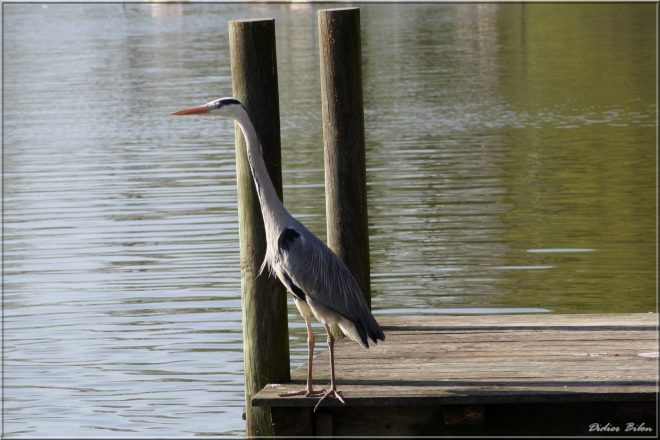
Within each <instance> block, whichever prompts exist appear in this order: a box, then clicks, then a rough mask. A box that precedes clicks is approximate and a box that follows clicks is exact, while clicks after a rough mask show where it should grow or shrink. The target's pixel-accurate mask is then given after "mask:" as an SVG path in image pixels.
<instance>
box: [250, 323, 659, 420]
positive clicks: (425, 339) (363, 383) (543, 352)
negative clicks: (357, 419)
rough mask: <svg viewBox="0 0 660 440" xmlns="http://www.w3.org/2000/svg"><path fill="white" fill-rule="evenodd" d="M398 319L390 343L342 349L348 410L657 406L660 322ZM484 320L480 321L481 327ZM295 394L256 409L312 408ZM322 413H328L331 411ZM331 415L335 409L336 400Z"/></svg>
mask: <svg viewBox="0 0 660 440" xmlns="http://www.w3.org/2000/svg"><path fill="white" fill-rule="evenodd" d="M421 318H422V319H420V317H392V319H391V320H389V319H388V320H386V319H383V321H384V322H385V323H386V325H391V324H392V322H395V323H398V324H399V326H396V327H391V329H390V330H389V331H388V332H387V340H386V341H385V343H380V344H378V345H375V346H373V347H371V348H370V349H369V350H363V349H360V348H359V347H358V346H357V345H356V344H355V343H354V342H353V341H350V340H344V341H342V342H341V343H339V344H338V345H337V347H336V355H337V365H336V368H337V379H338V382H339V387H340V389H341V390H342V391H343V393H344V397H345V398H346V404H347V406H379V407H383V406H397V405H399V406H400V405H451V404H463V405H465V404H490V403H520V402H583V401H584V402H591V401H603V402H606V401H611V400H616V401H652V400H653V399H654V398H655V396H656V393H657V379H658V373H657V371H658V370H657V368H658V359H657V357H650V356H640V354H644V353H650V352H655V351H657V350H658V348H657V347H658V331H657V315H656V314H617V315H512V316H478V317H475V316H460V317H458V316H441V317H430V316H428V317H421ZM475 318H479V319H475ZM328 363H329V358H328V353H327V352H323V353H321V354H319V355H317V356H315V360H314V365H315V382H316V383H317V384H318V386H325V385H326V384H327V381H328V378H329V371H328V370H329V369H328ZM305 372H306V366H305V365H303V366H301V367H299V368H297V369H296V370H294V371H293V373H292V378H293V379H294V380H295V381H296V382H297V384H294V385H292V384H278V385H269V386H268V387H266V388H265V389H263V390H262V391H261V392H260V393H259V394H258V395H257V396H256V397H255V399H254V400H253V404H254V405H266V406H283V407H284V406H292V407H298V406H312V405H314V404H315V402H316V399H307V398H287V399H282V398H279V397H278V396H277V394H278V393H280V392H284V391H287V390H291V389H294V388H299V387H300V383H302V382H303V381H304V378H305ZM324 405H325V403H324ZM328 405H334V400H333V401H331V402H329V403H328Z"/></svg>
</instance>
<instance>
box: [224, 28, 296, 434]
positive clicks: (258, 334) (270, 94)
mask: <svg viewBox="0 0 660 440" xmlns="http://www.w3.org/2000/svg"><path fill="white" fill-rule="evenodd" d="M229 40H230V41H229V48H230V57H231V76H232V85H233V95H234V97H235V98H236V99H238V100H240V101H241V102H242V103H243V104H244V105H245V107H246V109H247V111H248V113H249V114H250V117H251V119H252V121H253V122H254V126H255V128H256V130H257V134H258V136H259V139H260V140H261V146H262V150H263V156H264V161H265V162H266V167H267V168H268V173H269V174H270V178H271V180H272V181H273V184H274V185H275V188H276V190H277V193H278V195H279V197H280V198H282V172H281V151H280V117H279V96H278V87H277V60H276V52H275V21H274V20H273V19H265V20H240V21H232V22H230V23H229ZM236 179H237V183H238V220H239V236H240V246H241V299H242V307H243V341H244V342H243V347H244V351H243V354H244V364H245V413H246V420H247V435H248V436H267V435H273V425H272V419H271V412H270V408H264V407H261V408H259V407H253V406H252V403H251V401H252V396H254V395H255V394H256V393H258V392H259V390H261V389H262V388H263V387H264V386H265V385H266V384H267V383H269V382H288V381H289V380H290V371H289V369H290V366H289V333H288V322H287V304H286V291H285V290H284V287H283V286H282V285H281V283H280V282H279V281H277V280H276V279H275V278H273V277H268V276H267V275H266V274H263V275H261V276H258V272H259V267H260V266H261V263H262V261H263V259H264V255H265V252H266V234H265V230H264V224H263V218H262V216H261V209H260V207H259V199H258V197H257V193H256V190H255V188H254V182H253V180H252V175H251V174H250V166H249V163H248V159H247V153H246V148H245V140H244V139H243V136H242V134H241V131H240V129H239V128H238V126H236Z"/></svg>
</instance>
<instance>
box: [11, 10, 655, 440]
mask: <svg viewBox="0 0 660 440" xmlns="http://www.w3.org/2000/svg"><path fill="white" fill-rule="evenodd" d="M3 6H4V22H3V31H4V53H3V67H4V84H3V85H4V89H3V103H4V124H3V130H4V208H5V211H4V222H5V223H4V319H5V321H4V325H5V328H4V330H5V334H4V374H5V377H4V379H5V382H4V385H5V389H4V405H5V407H4V409H5V414H4V416H5V419H4V435H5V436H7V437H17V438H20V437H35V436H58V437H91V436H96V437H99V436H103V437H114V436H117V437H121V436H125V437H156V436H161V437H163V436H204V435H240V434H242V432H243V428H244V422H243V421H242V420H241V412H242V406H243V386H242V367H243V365H242V337H241V322H240V319H241V313H240V294H239V291H240V278H239V256H238V252H239V248H238V228H237V213H236V188H235V169H234V149H233V142H234V139H233V130H232V124H231V123H230V122H228V121H213V122H212V123H209V120H207V119H204V118H200V119H194V118H173V117H170V116H169V113H170V112H171V111H173V110H177V109H179V108H181V107H182V106H187V105H191V104H197V103H199V102H202V101H205V100H208V99H211V98H216V97H220V96H225V95H229V94H230V93H231V79H230V76H229V55H228V54H229V50H228V38H227V22H228V20H232V19H240V18H254V17H265V16H267V17H274V18H276V20H277V22H276V23H277V37H278V41H277V50H278V62H279V77H280V101H281V115H282V121H281V124H282V136H283V148H284V151H283V164H284V167H285V171H284V183H285V203H286V204H287V205H288V207H289V208H290V211H291V212H292V213H293V214H294V215H296V216H298V217H299V218H300V219H301V220H302V221H303V222H305V223H306V224H307V225H308V226H309V227H310V229H311V230H312V231H314V232H316V233H317V234H319V235H320V236H321V237H323V238H324V237H325V217H324V200H323V155H322V133H321V115H320V89H319V79H318V69H319V68H318V56H317V50H316V39H317V35H316V10H317V9H318V7H317V6H310V5H304V4H303V5H298V4H296V5H256V4H255V5H223V4H217V5H166V4H156V5H148V4H146V5H140V4H128V5H123V6H122V5H100V4H93V5H64V4H50V5H47V6H45V5H38V4H5V5H3ZM655 13H656V5H654V4H641V5H640V4H637V5H630V4H629V5H614V4H600V5H590V4H560V5H539V4H527V5H520V4H491V5H472V4H435V5H434V4H427V5H362V32H363V37H362V38H363V53H364V60H363V61H364V66H363V68H364V88H365V117H366V131H367V165H368V171H367V174H368V182H369V195H368V196H369V214H370V234H371V255H372V268H371V269H372V274H373V278H372V285H373V305H374V309H375V311H376V314H377V316H383V315H384V314H415V313H450V312H460V313H466V312H468V313H484V312H487V313H498V312H521V311H537V312H570V313H585V312H646V311H652V310H655V308H656V302H655V296H656V295H655V264H656V259H655V258H656V257H655V255H656V252H655V249H656V247H655V201H656V190H655V188H656V177H655V164H656V145H655V133H656V125H655V124H656V123H655V121H656V107H655V97H656V88H655V77H656V71H655V66H656V47H655V29H656V25H655ZM290 326H291V328H292V336H291V337H292V350H293V353H292V356H293V359H292V364H293V365H299V364H300V363H301V362H302V360H303V358H304V357H305V338H304V330H303V326H302V325H301V320H300V318H299V317H298V315H297V313H296V312H295V309H293V308H291V309H290Z"/></svg>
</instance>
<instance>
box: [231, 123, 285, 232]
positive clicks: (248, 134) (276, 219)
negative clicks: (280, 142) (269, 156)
mask: <svg viewBox="0 0 660 440" xmlns="http://www.w3.org/2000/svg"><path fill="white" fill-rule="evenodd" d="M236 123H237V124H238V126H239V127H240V128H241V131H242V132H243V136H244V137H245V144H246V149H247V156H248V161H249V162H250V169H251V170H252V178H253V179H254V184H255V186H256V188H257V195H258V196H259V204H260V205H261V214H262V215H263V219H264V226H265V229H266V237H267V239H268V241H270V239H271V238H275V239H277V237H279V234H280V233H281V232H282V230H283V229H284V228H285V227H286V221H287V219H288V212H287V211H286V209H285V208H284V205H283V204H282V201H281V200H280V198H279V197H278V196H277V192H276V191H275V187H274V186H273V182H272V180H270V176H269V175H268V170H267V169H266V164H265V162H264V158H263V156H262V155H261V146H260V145H259V138H258V137H257V132H256V130H255V129H254V125H253V124H252V121H251V120H250V117H249V116H248V114H247V112H241V113H240V114H239V115H238V116H237V117H236ZM273 234H276V235H273Z"/></svg>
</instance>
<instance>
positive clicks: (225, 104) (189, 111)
mask: <svg viewBox="0 0 660 440" xmlns="http://www.w3.org/2000/svg"><path fill="white" fill-rule="evenodd" d="M241 111H245V108H244V107H243V104H241V102H240V101H239V100H237V99H234V98H220V99H216V100H214V101H210V102H207V103H206V104H202V105H197V106H195V107H189V108H186V109H183V110H179V111H178V112H174V113H172V114H173V115H210V116H224V117H227V118H236V117H237V116H238V115H239V113H240V112H241Z"/></svg>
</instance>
